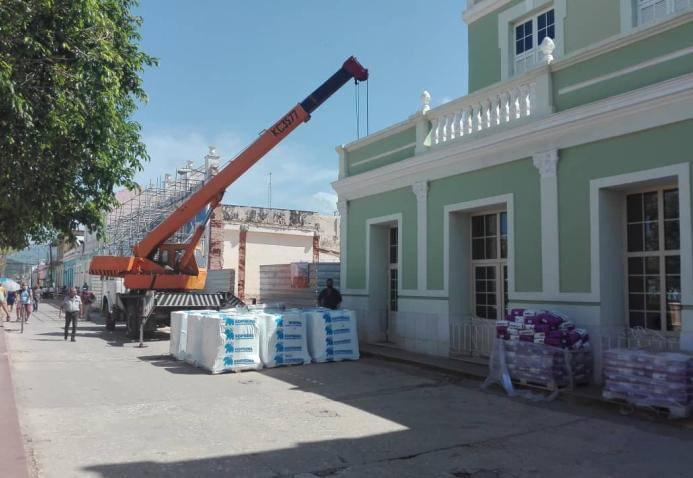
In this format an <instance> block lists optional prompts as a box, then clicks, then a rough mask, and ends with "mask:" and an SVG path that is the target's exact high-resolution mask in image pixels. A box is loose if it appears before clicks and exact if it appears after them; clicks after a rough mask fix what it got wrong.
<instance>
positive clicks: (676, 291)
mask: <svg viewBox="0 0 693 478" xmlns="http://www.w3.org/2000/svg"><path fill="white" fill-rule="evenodd" d="M669 302H681V277H680V276H667V303H669Z"/></svg>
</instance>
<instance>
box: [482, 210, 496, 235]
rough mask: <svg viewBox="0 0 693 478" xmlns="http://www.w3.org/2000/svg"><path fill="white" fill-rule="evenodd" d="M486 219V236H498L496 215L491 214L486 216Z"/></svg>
mask: <svg viewBox="0 0 693 478" xmlns="http://www.w3.org/2000/svg"><path fill="white" fill-rule="evenodd" d="M484 219H485V220H486V235H487V236H495V235H496V234H497V231H496V215H495V214H489V215H488V216H484Z"/></svg>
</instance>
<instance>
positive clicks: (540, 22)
mask: <svg viewBox="0 0 693 478" xmlns="http://www.w3.org/2000/svg"><path fill="white" fill-rule="evenodd" d="M537 24H538V25H539V29H540V30H541V29H542V28H546V13H543V14H541V15H539V16H538V17H537Z"/></svg>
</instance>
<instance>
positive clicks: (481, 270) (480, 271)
mask: <svg viewBox="0 0 693 478" xmlns="http://www.w3.org/2000/svg"><path fill="white" fill-rule="evenodd" d="M475 275H476V279H477V280H484V279H486V268H485V267H477V268H476V273H475Z"/></svg>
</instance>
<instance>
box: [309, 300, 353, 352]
mask: <svg viewBox="0 0 693 478" xmlns="http://www.w3.org/2000/svg"><path fill="white" fill-rule="evenodd" d="M303 315H304V317H305V318H306V325H307V327H308V351H309V352H310V356H311V358H312V359H313V362H338V361H341V360H358V358H359V339H358V330H357V323H356V313H355V312H354V311H352V310H346V309H339V310H331V309H323V308H316V309H306V310H304V311H303Z"/></svg>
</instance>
